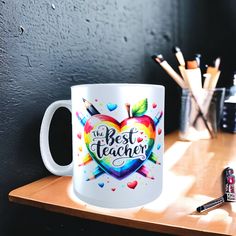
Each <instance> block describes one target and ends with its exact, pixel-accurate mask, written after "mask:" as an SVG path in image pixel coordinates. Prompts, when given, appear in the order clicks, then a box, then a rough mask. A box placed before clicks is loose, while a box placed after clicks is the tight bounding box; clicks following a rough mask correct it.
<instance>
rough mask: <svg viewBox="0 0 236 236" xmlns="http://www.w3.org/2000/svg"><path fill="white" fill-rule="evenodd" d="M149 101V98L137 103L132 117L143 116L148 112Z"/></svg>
mask: <svg viewBox="0 0 236 236" xmlns="http://www.w3.org/2000/svg"><path fill="white" fill-rule="evenodd" d="M147 107H148V101H147V98H145V99H143V100H141V101H139V102H137V103H136V104H134V105H133V107H132V116H142V115H144V114H145V112H146V111H147Z"/></svg>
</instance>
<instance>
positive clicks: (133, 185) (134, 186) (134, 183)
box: [127, 180, 138, 189]
mask: <svg viewBox="0 0 236 236" xmlns="http://www.w3.org/2000/svg"><path fill="white" fill-rule="evenodd" d="M137 185H138V181H136V180H134V181H132V182H129V183H128V184H127V186H128V187H129V188H131V189H135V188H136V186H137Z"/></svg>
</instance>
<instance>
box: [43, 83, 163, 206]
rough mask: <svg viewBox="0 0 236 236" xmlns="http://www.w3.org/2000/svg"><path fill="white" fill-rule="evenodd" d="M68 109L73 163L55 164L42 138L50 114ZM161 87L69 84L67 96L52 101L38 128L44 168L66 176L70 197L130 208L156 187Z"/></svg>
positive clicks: (147, 197)
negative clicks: (71, 195) (61, 109)
mask: <svg viewBox="0 0 236 236" xmlns="http://www.w3.org/2000/svg"><path fill="white" fill-rule="evenodd" d="M60 107H66V108H68V109H69V110H70V111H71V113H72V135H73V137H72V140H73V146H72V147H73V161H72V163H70V164H69V165H67V166H60V165H58V164H57V163H55V161H54V160H53V158H52V156H51V153H50V148H49V141H48V133H49V127H50V122H51V119H52V117H53V114H54V112H55V111H56V110H57V109H58V108H60ZM163 114H164V87H163V86H160V85H148V84H84V85H76V86H72V87H71V100H61V101H56V102H54V103H52V104H51V105H50V106H49V107H48V108H47V110H46V112H45V114H44V117H43V120H42V125H41V130H40V150H41V155H42V159H43V162H44V164H45V166H46V168H47V169H48V170H49V171H50V172H51V173H53V174H55V175H72V177H73V190H74V193H75V195H76V196H77V197H78V198H79V199H80V200H82V201H85V202H87V203H89V204H92V205H96V206H101V207H108V208H127V207H136V206H140V205H143V204H145V203H148V202H150V201H152V200H154V199H156V198H157V197H158V196H159V195H160V193H161V190H162V176H163V150H164V117H163Z"/></svg>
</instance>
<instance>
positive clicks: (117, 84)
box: [71, 83, 165, 89]
mask: <svg viewBox="0 0 236 236" xmlns="http://www.w3.org/2000/svg"><path fill="white" fill-rule="evenodd" d="M99 86H103V87H115V86H117V87H122V86H123V87H135V86H136V87H149V88H153V87H154V88H162V89H164V88H165V87H164V86H163V85H159V84H139V83H93V84H77V85H73V86H71V89H75V88H77V87H99Z"/></svg>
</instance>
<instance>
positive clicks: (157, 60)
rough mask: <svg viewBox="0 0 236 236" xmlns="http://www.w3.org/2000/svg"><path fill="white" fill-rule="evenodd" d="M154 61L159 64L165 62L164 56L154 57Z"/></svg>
mask: <svg viewBox="0 0 236 236" xmlns="http://www.w3.org/2000/svg"><path fill="white" fill-rule="evenodd" d="M152 59H153V60H154V61H156V62H158V63H161V62H163V61H164V57H163V56H162V54H158V55H153V56H152Z"/></svg>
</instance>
